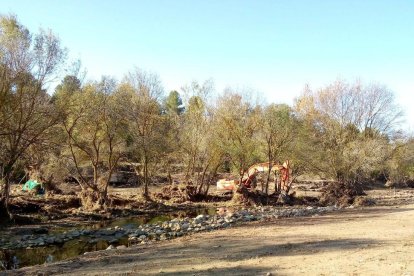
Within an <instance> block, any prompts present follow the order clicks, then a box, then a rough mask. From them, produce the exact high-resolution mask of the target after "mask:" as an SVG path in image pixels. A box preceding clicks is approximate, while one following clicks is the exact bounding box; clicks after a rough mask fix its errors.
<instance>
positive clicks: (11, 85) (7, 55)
mask: <svg viewBox="0 0 414 276" xmlns="http://www.w3.org/2000/svg"><path fill="white" fill-rule="evenodd" d="M64 58H65V50H64V49H63V48H62V47H61V46H60V41H59V39H58V38H57V37H56V36H55V35H54V34H53V33H52V32H51V31H48V32H46V31H43V30H40V32H39V33H38V34H36V35H34V36H32V35H31V34H30V32H29V31H28V30H27V29H26V28H25V27H24V26H23V25H21V24H20V23H19V22H18V21H17V18H16V17H15V16H1V17H0V148H1V149H2V150H1V153H0V158H1V160H0V172H1V182H3V184H2V185H1V195H0V216H2V217H4V216H5V214H6V213H8V199H9V190H10V176H11V174H12V171H13V168H14V165H15V164H16V162H17V160H19V158H22V157H23V155H24V154H25V152H26V151H27V149H28V148H29V147H30V146H31V145H33V144H36V143H38V142H39V141H41V140H42V139H43V137H44V135H45V134H46V133H47V132H48V130H49V129H50V128H51V127H52V126H54V125H56V124H57V122H58V120H57V116H56V115H57V113H56V112H55V110H54V109H53V105H52V104H51V101H50V97H49V95H48V94H47V93H46V91H45V89H44V85H45V84H46V83H47V82H48V80H49V79H50V78H51V77H53V76H54V74H55V73H56V71H57V69H58V68H59V66H60V65H61V64H62V62H63V60H64Z"/></svg>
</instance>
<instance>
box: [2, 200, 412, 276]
mask: <svg viewBox="0 0 414 276" xmlns="http://www.w3.org/2000/svg"><path fill="white" fill-rule="evenodd" d="M412 229H414V205H403V206H381V207H369V208H348V209H344V210H341V211H338V212H332V213H329V214H325V215H322V216H310V217H300V218H298V217H293V218H283V219H280V218H274V219H271V220H268V221H257V222H251V223H248V224H241V225H239V226H236V227H231V228H226V229H220V230H217V231H211V232H201V233H195V234H193V235H189V236H185V237H180V238H177V239H174V240H166V241H161V242H157V243H152V244H139V245H136V246H132V247H129V248H122V249H117V250H105V251H97V252H92V253H88V254H86V255H83V256H80V257H77V258H74V259H72V260H69V261H64V262H58V263H53V264H47V265H43V266H34V267H28V268H23V269H20V270H16V271H10V272H8V274H7V275H39V274H40V275H54V274H63V275H64V274H67V275H154V274H163V275H177V274H180V275H266V274H267V275H280V274H282V275H298V274H304V275H320V274H328V275H349V274H353V275H373V274H382V275H412V274H413V273H414V258H413V257H412V252H413V250H414V243H413V238H414V236H413V235H414V232H413V231H412ZM3 274H4V275H6V274H5V273H3Z"/></svg>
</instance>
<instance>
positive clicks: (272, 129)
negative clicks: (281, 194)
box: [260, 104, 298, 194]
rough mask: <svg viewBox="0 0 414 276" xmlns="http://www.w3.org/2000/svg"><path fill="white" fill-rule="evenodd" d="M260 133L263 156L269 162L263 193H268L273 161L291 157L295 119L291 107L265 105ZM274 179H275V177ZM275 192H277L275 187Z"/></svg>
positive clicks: (295, 125)
mask: <svg viewBox="0 0 414 276" xmlns="http://www.w3.org/2000/svg"><path fill="white" fill-rule="evenodd" d="M260 122H261V130H260V134H261V136H262V139H263V140H264V142H263V143H261V144H263V146H260V148H261V149H263V153H264V156H267V160H268V162H269V171H268V175H267V179H266V183H265V187H264V188H265V193H266V194H267V193H268V189H269V180H270V174H271V170H270V168H271V167H272V166H273V165H274V162H275V161H279V162H283V161H284V160H286V159H291V158H293V156H292V154H291V152H292V151H291V149H292V144H293V143H294V141H295V138H296V137H297V135H296V132H297V131H296V128H297V127H298V124H297V121H296V120H295V118H294V115H293V111H292V109H291V108H290V107H289V106H288V105H285V104H281V105H277V104H270V105H268V106H266V107H265V108H264V109H263V111H262V114H261V118H260ZM275 181H276V179H275ZM275 184H276V183H275ZM275 192H278V191H277V189H275Z"/></svg>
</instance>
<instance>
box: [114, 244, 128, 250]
mask: <svg viewBox="0 0 414 276" xmlns="http://www.w3.org/2000/svg"><path fill="white" fill-rule="evenodd" d="M125 248H127V247H126V246H125V245H119V246H117V247H116V249H125Z"/></svg>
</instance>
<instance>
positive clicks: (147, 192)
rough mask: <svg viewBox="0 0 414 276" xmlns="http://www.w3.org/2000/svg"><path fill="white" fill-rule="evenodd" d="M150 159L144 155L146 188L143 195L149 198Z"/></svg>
mask: <svg viewBox="0 0 414 276" xmlns="http://www.w3.org/2000/svg"><path fill="white" fill-rule="evenodd" d="M148 182H149V181H148V160H147V157H144V189H143V196H144V197H145V198H147V199H148V198H149V191H148Z"/></svg>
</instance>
